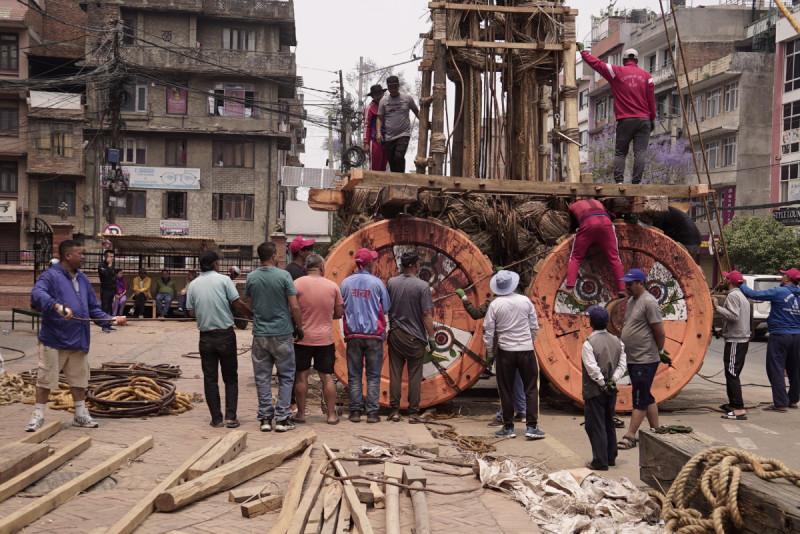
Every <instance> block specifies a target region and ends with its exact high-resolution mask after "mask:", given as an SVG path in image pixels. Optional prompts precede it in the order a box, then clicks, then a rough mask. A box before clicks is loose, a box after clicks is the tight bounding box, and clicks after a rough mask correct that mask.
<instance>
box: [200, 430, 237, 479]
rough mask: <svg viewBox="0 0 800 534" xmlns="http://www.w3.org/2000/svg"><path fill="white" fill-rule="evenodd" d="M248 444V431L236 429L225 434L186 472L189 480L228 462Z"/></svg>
mask: <svg viewBox="0 0 800 534" xmlns="http://www.w3.org/2000/svg"><path fill="white" fill-rule="evenodd" d="M245 446H247V432H246V431H244V430H236V431H234V432H229V433H228V434H225V437H223V438H222V439H221V440H219V441H218V442H217V444H216V445H215V446H214V447H213V448H212V449H211V450H210V451H208V452H207V453H206V454H204V455H203V456H202V457H200V458H199V459H198V460H197V461H196V462H195V463H194V465H193V466H191V467H190V468H189V470H188V471H187V472H186V479H187V480H194V479H195V478H197V477H199V476H200V475H202V474H203V473H208V472H209V471H211V470H212V469H216V468H217V467H219V466H221V465H222V464H225V463H228V462H230V461H231V460H233V459H234V458H236V455H238V454H239V453H240V452H242V450H244V448H245Z"/></svg>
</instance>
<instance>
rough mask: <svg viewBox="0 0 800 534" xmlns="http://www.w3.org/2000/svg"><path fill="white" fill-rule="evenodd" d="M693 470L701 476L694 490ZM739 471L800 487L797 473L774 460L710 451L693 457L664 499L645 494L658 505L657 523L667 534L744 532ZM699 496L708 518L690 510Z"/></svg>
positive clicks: (722, 449) (733, 451)
mask: <svg viewBox="0 0 800 534" xmlns="http://www.w3.org/2000/svg"><path fill="white" fill-rule="evenodd" d="M697 467H702V473H701V474H700V477H699V479H698V481H697V482H695V485H694V487H692V486H691V484H690V483H689V478H690V477H691V476H692V475H693V474H694V472H695V469H696V468H697ZM742 471H752V472H754V473H755V474H756V475H757V476H758V477H759V478H761V479H763V480H774V479H778V478H785V479H787V480H788V481H790V482H791V483H792V484H794V485H796V486H800V472H798V471H792V470H791V469H789V468H787V467H786V465H785V464H783V463H782V462H780V461H779V460H775V459H768V458H763V457H761V456H758V455H756V454H753V453H750V452H747V451H743V450H739V449H734V448H732V447H711V448H709V449H706V450H705V451H703V452H701V453H698V454H696V455H695V456H693V457H692V458H691V459H690V460H689V461H688V462H687V463H686V465H684V466H683V469H682V470H681V472H680V473H679V474H678V477H677V478H676V479H675V482H673V484H672V486H671V487H670V489H669V491H668V492H667V494H666V495H664V494H663V493H660V492H655V491H651V492H648V493H649V494H650V495H651V496H652V497H653V498H655V499H656V500H658V501H660V503H661V519H663V520H664V521H665V523H666V526H667V530H668V531H669V532H675V533H676V534H700V533H706V532H715V533H716V534H725V533H726V532H730V531H731V530H732V529H731V528H730V525H732V526H733V528H734V529H736V530H737V531H740V530H742V529H743V528H744V522H743V521H742V514H741V511H740V510H739V503H738V499H739V483H740V481H741V477H742ZM700 493H702V495H703V497H705V500H706V501H707V502H708V504H709V506H710V507H711V509H712V512H711V516H710V517H703V515H702V514H701V513H700V512H699V511H698V510H695V509H693V508H690V505H691V503H692V501H693V500H694V499H695V497H698V496H699V494H700Z"/></svg>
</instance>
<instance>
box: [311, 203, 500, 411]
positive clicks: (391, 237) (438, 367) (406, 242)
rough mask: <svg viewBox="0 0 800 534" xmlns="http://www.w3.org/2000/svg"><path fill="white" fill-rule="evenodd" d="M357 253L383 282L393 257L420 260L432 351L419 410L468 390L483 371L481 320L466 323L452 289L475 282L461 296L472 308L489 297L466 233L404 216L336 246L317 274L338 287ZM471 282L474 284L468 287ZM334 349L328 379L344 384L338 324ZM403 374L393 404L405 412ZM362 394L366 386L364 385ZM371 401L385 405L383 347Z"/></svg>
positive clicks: (481, 259)
mask: <svg viewBox="0 0 800 534" xmlns="http://www.w3.org/2000/svg"><path fill="white" fill-rule="evenodd" d="M362 247H366V248H368V249H370V250H376V251H377V252H378V259H376V260H375V262H374V266H373V269H372V273H373V274H375V275H376V276H378V277H379V278H380V279H381V280H383V282H384V283H386V282H388V281H389V279H390V278H391V277H393V276H397V275H398V274H399V273H400V256H401V254H403V252H406V251H407V250H414V251H416V252H417V253H418V254H419V255H420V257H421V258H422V259H421V270H420V274H419V277H420V278H421V279H422V280H425V281H426V282H428V284H429V285H430V290H431V296H432V297H433V300H434V311H433V322H434V327H435V338H436V343H437V349H436V351H434V352H433V353H432V354H431V355H429V356H427V357H426V361H425V365H424V367H423V381H422V393H421V398H420V407H421V408H426V407H428V406H433V405H436V404H439V403H442V402H445V401H447V400H450V399H451V398H453V397H454V396H455V395H457V394H458V393H460V392H461V391H463V390H464V389H466V388H468V387H470V386H471V385H472V384H474V383H475V382H476V381H477V380H478V377H479V376H480V374H481V372H482V371H483V369H484V361H485V359H486V353H485V350H484V347H483V341H482V339H481V336H482V334H483V328H482V324H483V321H482V320H480V321H475V320H474V319H472V318H471V317H470V316H469V315H468V314H467V313H466V311H464V307H463V306H462V304H461V301H460V300H459V298H458V297H457V296H456V295H452V296H450V297H449V298H444V299H442V300H437V299H439V298H440V297H444V296H447V295H450V294H451V293H453V291H455V290H456V289H458V288H465V287H467V286H469V285H472V284H475V286H474V287H472V288H471V289H469V290H467V291H466V292H467V296H469V297H470V299H471V300H472V302H473V303H475V304H476V305H480V304H482V303H483V302H484V301H485V300H486V299H487V298H488V297H489V296H491V290H490V289H489V279H490V276H488V275H490V274H491V272H492V266H491V264H490V263H489V260H487V259H486V257H485V256H484V255H483V254H482V253H481V251H480V250H479V249H478V248H477V247H476V246H475V245H474V244H473V243H472V242H471V241H470V240H469V238H468V237H467V236H466V234H464V233H462V232H458V231H456V230H453V229H452V228H449V227H447V226H444V225H442V224H439V223H436V222H432V221H428V220H424V219H416V218H411V217H402V218H397V219H390V220H385V221H381V222H378V223H374V224H370V225H368V226H365V227H364V228H361V229H360V230H358V231H357V232H355V233H354V234H352V235H350V236H349V237H347V238H346V239H344V240H342V241H341V242H340V243H339V244H337V245H336V247H335V249H334V250H333V251H332V252H331V253H330V254H329V255H328V258H327V259H326V261H325V276H326V278H329V279H331V280H333V281H334V282H336V283H337V284H339V285H341V283H342V281H343V280H344V279H345V278H346V277H347V276H349V275H351V274H353V273H354V272H355V270H356V266H355V262H354V261H353V255H354V254H355V253H356V251H357V250H359V249H360V248H362ZM476 282H477V283H476ZM333 340H334V344H335V345H336V365H335V367H334V373H335V374H336V377H337V378H338V379H339V380H341V381H342V382H343V383H345V384H347V359H346V356H345V341H344V337H343V335H342V327H341V322H340V321H334V323H333ZM407 382H408V373H407V371H406V370H404V372H403V388H402V395H401V405H400V407H401V408H403V409H406V408H408V387H407ZM364 391H366V384H364ZM379 401H380V404H381V406H384V407H388V406H389V363H388V352H387V349H386V344H384V358H383V369H382V371H381V384H380V396H379Z"/></svg>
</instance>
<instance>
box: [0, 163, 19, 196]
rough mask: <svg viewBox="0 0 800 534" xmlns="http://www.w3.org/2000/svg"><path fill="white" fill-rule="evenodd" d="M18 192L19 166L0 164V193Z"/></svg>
mask: <svg viewBox="0 0 800 534" xmlns="http://www.w3.org/2000/svg"><path fill="white" fill-rule="evenodd" d="M16 192H17V164H16V163H14V162H0V193H16Z"/></svg>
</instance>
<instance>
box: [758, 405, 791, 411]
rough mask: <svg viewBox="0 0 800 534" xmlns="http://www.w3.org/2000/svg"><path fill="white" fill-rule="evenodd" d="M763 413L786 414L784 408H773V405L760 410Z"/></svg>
mask: <svg viewBox="0 0 800 534" xmlns="http://www.w3.org/2000/svg"><path fill="white" fill-rule="evenodd" d="M761 409H762V410H764V411H765V412H780V413H786V406H775V405H774V404H770V405H769V406H764V407H763V408H761Z"/></svg>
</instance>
